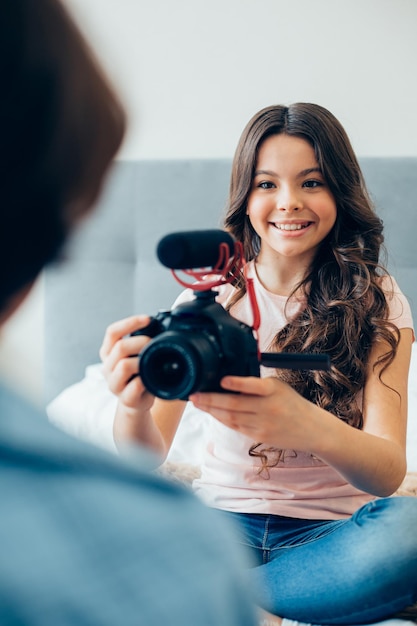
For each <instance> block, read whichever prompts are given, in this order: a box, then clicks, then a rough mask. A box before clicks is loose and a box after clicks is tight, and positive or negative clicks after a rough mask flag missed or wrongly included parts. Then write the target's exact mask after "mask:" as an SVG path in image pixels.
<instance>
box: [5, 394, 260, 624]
mask: <svg viewBox="0 0 417 626" xmlns="http://www.w3.org/2000/svg"><path fill="white" fill-rule="evenodd" d="M135 457H137V458H135V460H134V461H133V460H131V459H129V462H128V461H122V460H120V459H118V458H117V457H113V456H112V455H111V454H107V453H106V452H104V451H102V450H99V449H96V448H94V447H92V446H90V445H88V444H86V443H84V442H81V441H78V440H76V439H73V438H72V437H70V436H68V435H66V434H64V433H63V432H61V431H60V430H58V429H56V428H55V427H54V426H52V425H51V424H50V423H49V422H48V421H47V419H46V417H44V416H43V414H38V413H37V411H36V410H35V409H34V408H33V407H31V406H30V405H28V404H27V403H26V402H25V401H24V400H22V399H20V398H19V397H17V396H16V395H14V394H13V393H11V392H10V391H8V390H7V389H5V388H4V387H1V386H0V494H1V496H0V497H1V513H0V549H1V557H0V623H1V624H2V626H4V625H9V624H25V625H26V626H28V625H31V626H32V625H39V626H49V625H53V626H61V625H65V624H68V625H71V626H74V625H76V626H83V625H87V624H88V626H95V625H100V626H106V625H109V626H118V625H119V624H121V625H123V626H129V625H133V624H135V625H143V626H145V625H146V626H153V625H154V626H163V624H169V625H170V626H209V625H210V626H234V625H236V626H253V625H254V624H255V623H256V621H255V617H254V616H255V611H254V607H253V605H252V602H251V598H250V594H248V590H247V589H246V587H245V584H244V582H243V578H244V569H245V567H246V565H247V563H246V559H245V557H244V555H243V554H241V553H240V552H237V551H235V548H234V540H233V533H232V531H231V529H230V528H229V527H228V526H225V523H223V522H224V520H223V519H220V518H219V513H218V512H216V511H212V510H210V509H208V508H206V507H205V506H204V505H203V504H201V503H200V502H199V501H198V500H197V498H196V497H195V496H194V495H193V494H192V493H191V491H189V490H188V489H187V488H185V487H182V486H181V485H177V484H174V483H171V482H168V481H166V480H164V479H163V478H161V477H159V476H157V475H155V474H153V473H152V472H151V471H150V467H151V464H150V456H149V455H148V453H147V452H146V451H144V450H142V449H140V448H138V450H137V454H136V455H135ZM152 459H153V457H152ZM153 461H154V459H153Z"/></svg>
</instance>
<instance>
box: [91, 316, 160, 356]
mask: <svg viewBox="0 0 417 626" xmlns="http://www.w3.org/2000/svg"><path fill="white" fill-rule="evenodd" d="M149 320H150V318H149V316H148V315H133V316H131V317H126V318H125V319H122V320H118V321H117V322H114V323H113V324H110V326H108V327H107V329H106V332H105V334H104V338H103V343H102V345H101V347H100V350H99V354H100V358H101V360H102V361H104V359H105V358H106V357H107V356H108V355H109V354H110V352H111V350H112V349H113V346H114V345H115V344H116V343H117V342H118V341H119V340H120V339H122V338H123V337H125V336H126V335H130V334H131V333H133V332H134V331H135V330H138V329H140V328H145V326H147V325H148V324H149Z"/></svg>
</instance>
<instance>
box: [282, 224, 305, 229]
mask: <svg viewBox="0 0 417 626" xmlns="http://www.w3.org/2000/svg"><path fill="white" fill-rule="evenodd" d="M275 226H276V228H278V230H301V229H302V228H306V227H307V226H308V224H275Z"/></svg>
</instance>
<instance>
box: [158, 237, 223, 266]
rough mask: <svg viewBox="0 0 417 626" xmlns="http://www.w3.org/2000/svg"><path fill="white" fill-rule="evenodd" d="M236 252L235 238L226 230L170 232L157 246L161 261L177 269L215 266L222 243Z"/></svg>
mask: <svg viewBox="0 0 417 626" xmlns="http://www.w3.org/2000/svg"><path fill="white" fill-rule="evenodd" d="M222 243H225V244H227V245H228V247H229V252H230V255H233V253H234V239H233V237H232V235H230V234H229V233H228V232H226V231H225V230H220V229H212V230H190V231H184V232H179V233H170V234H169V235H166V236H165V237H163V238H162V239H161V241H160V242H159V244H158V248H157V255H158V259H159V261H160V262H161V263H162V265H165V267H169V268H170V269H176V270H186V269H196V268H202V267H214V266H215V265H216V264H217V262H218V260H219V254H220V250H219V248H220V244H222Z"/></svg>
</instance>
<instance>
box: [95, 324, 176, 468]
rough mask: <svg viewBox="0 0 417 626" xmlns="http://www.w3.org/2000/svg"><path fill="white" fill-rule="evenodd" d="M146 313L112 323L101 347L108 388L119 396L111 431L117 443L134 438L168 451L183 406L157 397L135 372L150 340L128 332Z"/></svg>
mask: <svg viewBox="0 0 417 626" xmlns="http://www.w3.org/2000/svg"><path fill="white" fill-rule="evenodd" d="M148 323H149V317H147V316H133V317H129V318H126V319H123V320H120V321H118V322H115V323H114V324H111V325H110V326H109V327H108V328H107V330H106V333H105V336H104V340H103V344H102V346H101V348H100V357H101V359H102V361H103V373H104V376H105V378H106V380H107V384H108V386H109V389H110V391H112V393H114V394H115V395H116V396H117V397H118V400H119V402H118V406H117V411H116V415H115V420H114V426H113V434H114V439H115V442H116V445H118V444H121V443H123V442H126V441H136V442H139V443H142V444H144V445H146V446H148V447H150V448H152V449H153V450H154V451H155V452H156V453H158V454H159V455H161V456H162V457H163V458H165V456H166V455H167V453H168V451H169V448H170V446H171V443H172V440H173V438H174V435H175V432H176V430H177V427H178V424H179V422H180V419H181V416H182V413H183V411H184V408H185V402H182V401H171V402H167V401H163V400H159V399H156V398H155V397H154V396H153V395H151V394H150V393H149V392H148V391H147V390H146V389H145V387H144V386H143V384H142V381H141V378H140V376H138V370H139V359H138V354H139V353H140V352H141V351H142V349H143V348H144V346H145V345H146V344H147V343H148V342H149V341H150V339H149V337H146V336H144V335H140V336H134V337H131V336H130V333H132V332H133V331H135V330H138V329H140V328H144V327H146V326H147V324H148Z"/></svg>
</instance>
